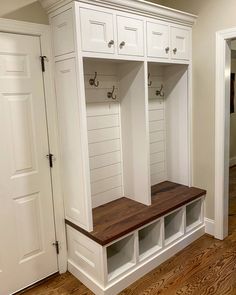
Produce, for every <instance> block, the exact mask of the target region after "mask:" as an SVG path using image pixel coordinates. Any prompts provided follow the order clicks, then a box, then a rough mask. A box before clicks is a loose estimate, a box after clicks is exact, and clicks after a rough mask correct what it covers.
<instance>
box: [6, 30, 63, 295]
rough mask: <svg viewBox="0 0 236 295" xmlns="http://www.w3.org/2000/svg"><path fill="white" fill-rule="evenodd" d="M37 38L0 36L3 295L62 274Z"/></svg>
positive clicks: (10, 35) (13, 35)
mask: <svg viewBox="0 0 236 295" xmlns="http://www.w3.org/2000/svg"><path fill="white" fill-rule="evenodd" d="M40 55H41V50H40V40H39V38H38V37H33V36H23V35H15V34H5V33H0V134H1V139H2V140H1V145H0V176H1V177H0V204H1V206H0V236H1V243H0V269H1V271H0V295H7V294H10V293H12V292H15V291H17V290H20V289H22V288H24V287H26V286H28V285H30V284H32V283H34V282H36V281H38V280H40V279H42V278H44V277H47V276H48V275H50V274H52V273H54V272H56V271H57V270H58V266H57V255H56V251H55V249H54V247H53V245H52V244H53V242H55V228H54V219H53V202H52V188H51V175H50V168H49V164H48V160H47V158H46V155H47V154H48V153H49V146H48V136H47V123H46V112H45V101H44V90H43V79H42V71H41V65H40Z"/></svg>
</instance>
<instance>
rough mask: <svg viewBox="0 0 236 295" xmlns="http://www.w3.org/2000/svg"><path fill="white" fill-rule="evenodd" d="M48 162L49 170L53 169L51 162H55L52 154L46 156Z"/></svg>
mask: <svg viewBox="0 0 236 295" xmlns="http://www.w3.org/2000/svg"><path fill="white" fill-rule="evenodd" d="M47 158H48V161H49V166H50V168H53V161H55V157H54V155H53V154H49V155H47Z"/></svg>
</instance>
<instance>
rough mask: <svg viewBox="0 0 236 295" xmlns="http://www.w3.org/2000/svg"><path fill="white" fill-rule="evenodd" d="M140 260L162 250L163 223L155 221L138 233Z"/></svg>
mask: <svg viewBox="0 0 236 295" xmlns="http://www.w3.org/2000/svg"><path fill="white" fill-rule="evenodd" d="M138 240H139V260H140V261H141V260H143V259H144V258H146V257H148V256H150V255H151V254H153V253H155V252H158V251H159V250H160V249H161V248H162V240H163V236H162V222H161V220H158V221H155V222H153V223H151V224H149V225H148V226H145V227H143V228H142V229H140V230H139V231H138Z"/></svg>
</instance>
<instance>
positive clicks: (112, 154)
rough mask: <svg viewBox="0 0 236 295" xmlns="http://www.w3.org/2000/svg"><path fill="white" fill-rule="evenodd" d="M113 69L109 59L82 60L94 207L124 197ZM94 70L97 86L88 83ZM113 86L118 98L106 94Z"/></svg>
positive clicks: (114, 68)
mask: <svg viewBox="0 0 236 295" xmlns="http://www.w3.org/2000/svg"><path fill="white" fill-rule="evenodd" d="M116 69H117V67H116V65H115V64H114V63H110V62H104V61H101V62H99V61H91V60H90V61H85V62H84V73H85V94H86V105H87V125H88V141H89V162H90V179H91V194H92V205H93V208H95V207H97V206H100V205H102V204H105V203H108V202H110V201H113V200H115V199H118V198H121V197H123V176H122V174H123V173H122V152H121V129H120V103H119V81H118V77H117V72H116ZM95 71H96V72H97V73H98V76H97V80H98V81H99V85H98V87H95V86H91V85H90V84H89V79H91V78H93V77H94V73H95ZM113 85H114V86H115V92H114V95H116V96H117V100H112V99H109V98H108V97H107V92H109V91H112V87H113Z"/></svg>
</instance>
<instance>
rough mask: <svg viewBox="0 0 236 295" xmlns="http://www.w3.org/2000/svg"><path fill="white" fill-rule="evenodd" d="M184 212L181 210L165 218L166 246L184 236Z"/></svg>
mask: <svg viewBox="0 0 236 295" xmlns="http://www.w3.org/2000/svg"><path fill="white" fill-rule="evenodd" d="M183 218H184V211H183V209H179V210H177V211H175V212H173V213H171V214H169V215H167V216H165V218H164V232H165V245H168V244H170V243H171V242H173V241H175V240H177V239H178V238H179V237H181V236H182V235H183V234H184V219H183Z"/></svg>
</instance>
